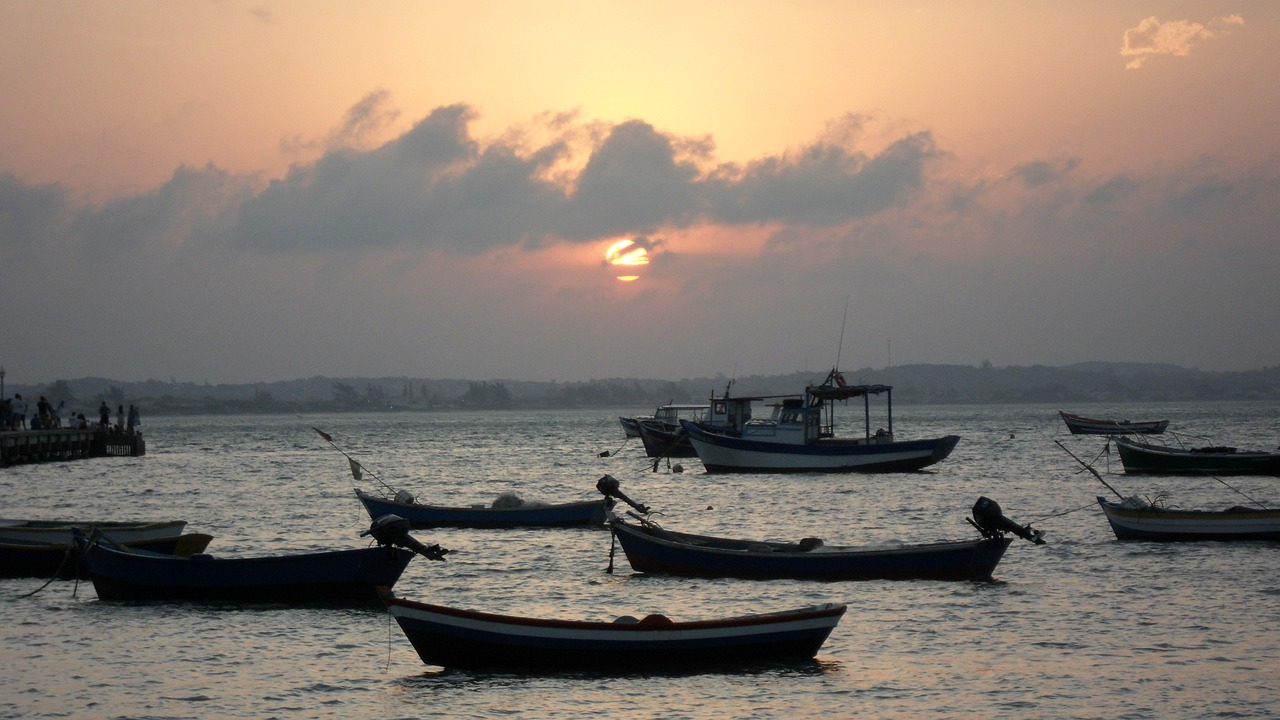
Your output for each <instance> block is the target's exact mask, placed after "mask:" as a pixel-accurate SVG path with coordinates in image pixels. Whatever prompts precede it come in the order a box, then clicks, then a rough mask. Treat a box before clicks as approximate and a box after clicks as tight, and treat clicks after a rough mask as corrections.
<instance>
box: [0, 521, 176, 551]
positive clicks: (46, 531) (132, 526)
mask: <svg viewBox="0 0 1280 720" xmlns="http://www.w3.org/2000/svg"><path fill="white" fill-rule="evenodd" d="M186 526H187V521H186V520H166V521H162V522H122V521H100V520H85V521H75V520H0V542H25V543H37V544H41V545H53V544H63V545H70V544H71V529H72V528H74V527H78V528H80V530H81V531H82V532H92V531H93V530H101V531H102V532H104V533H109V534H110V535H111V537H112V539H114V540H115V541H116V542H123V543H128V542H135V541H138V540H155V539H157V538H171V537H174V536H177V535H180V534H182V529H183V528H184V527H186Z"/></svg>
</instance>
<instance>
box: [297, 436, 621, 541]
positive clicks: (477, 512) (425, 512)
mask: <svg viewBox="0 0 1280 720" xmlns="http://www.w3.org/2000/svg"><path fill="white" fill-rule="evenodd" d="M311 429H312V430H315V431H316V432H317V433H319V434H320V437H322V438H324V439H325V440H326V441H328V443H329V444H330V445H331V446H332V447H333V449H335V450H337V451H338V452H339V453H341V454H342V455H343V456H344V457H346V458H347V463H348V465H349V466H350V468H351V477H352V478H354V479H355V480H356V481H357V482H360V481H362V480H364V476H365V475H369V476H371V477H373V479H375V480H377V481H378V484H379V485H381V486H382V491H381V492H380V493H372V492H368V491H366V490H361V489H359V488H355V493H356V498H358V499H359V500H360V503H361V504H362V505H364V508H365V510H366V511H367V512H368V513H369V517H371V518H375V519H376V518H379V517H382V516H383V515H396V516H398V517H401V518H404V519H405V520H407V521H408V522H409V525H410V527H413V528H415V529H426V528H442V527H464V528H510V527H565V526H585V525H596V526H601V527H603V526H604V522H605V519H606V518H605V513H606V512H607V511H608V510H609V507H610V504H611V501H610V499H609V498H608V496H607V495H606V497H604V498H600V499H598V500H582V501H578V502H571V503H560V504H554V505H552V504H547V503H542V502H534V501H528V500H524V499H523V498H521V497H519V496H518V495H516V494H515V493H511V492H506V493H502V494H500V495H499V496H498V497H497V499H495V500H494V501H493V503H492V504H490V505H484V504H475V505H466V506H449V505H428V504H426V503H420V502H418V500H417V498H415V497H414V496H413V493H411V492H409V491H408V490H405V489H403V488H395V487H392V486H391V485H388V484H387V483H386V482H385V481H384V480H383V479H382V478H380V477H378V476H377V475H376V474H375V473H373V472H371V471H370V470H369V469H368V468H366V467H365V466H364V465H362V464H361V463H360V461H359V460H356V459H355V458H353V457H351V455H349V454H347V452H346V451H345V450H343V449H342V448H340V447H338V445H337V443H335V442H334V441H333V436H332V435H330V434H329V433H327V432H325V431H323V430H321V429H320V428H317V427H313V428H311Z"/></svg>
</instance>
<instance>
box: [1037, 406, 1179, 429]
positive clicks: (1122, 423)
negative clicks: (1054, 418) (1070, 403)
mask: <svg viewBox="0 0 1280 720" xmlns="http://www.w3.org/2000/svg"><path fill="white" fill-rule="evenodd" d="M1058 414H1059V415H1061V416H1062V421H1063V422H1065V423H1066V424H1067V429H1068V430H1070V431H1071V434H1072V435H1159V434H1160V433H1163V432H1164V431H1165V428H1168V427H1169V421H1168V420H1143V421H1136V422H1131V421H1129V420H1104V419H1098V418H1087V417H1084V416H1081V415H1073V414H1071V413H1069V412H1063V411H1061V410H1059V411H1058Z"/></svg>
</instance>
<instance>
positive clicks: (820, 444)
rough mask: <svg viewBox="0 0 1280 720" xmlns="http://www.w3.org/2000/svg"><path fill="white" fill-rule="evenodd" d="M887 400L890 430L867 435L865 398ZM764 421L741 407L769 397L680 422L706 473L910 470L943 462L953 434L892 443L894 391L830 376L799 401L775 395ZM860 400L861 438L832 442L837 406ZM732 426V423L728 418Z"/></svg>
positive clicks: (726, 401) (724, 401)
mask: <svg viewBox="0 0 1280 720" xmlns="http://www.w3.org/2000/svg"><path fill="white" fill-rule="evenodd" d="M881 394H884V395H885V398H886V404H887V407H888V413H887V416H888V422H887V428H880V429H878V430H876V431H875V432H874V433H873V432H872V431H871V410H870V398H871V396H873V395H876V396H879V395H881ZM780 397H782V401H781V402H778V403H776V404H774V408H773V414H772V417H771V418H770V419H768V420H764V419H750V417H751V413H750V411H749V410H747V409H744V408H743V406H744V405H746V404H749V403H751V402H753V401H756V400H764V399H768V398H730V397H728V393H726V396H725V397H720V398H712V402H711V422H710V423H696V422H690V421H688V420H683V421H681V425H682V426H683V427H684V429H685V432H686V433H687V434H688V435H689V441H690V442H691V443H693V447H694V449H695V450H696V451H697V454H698V459H699V460H701V461H702V465H703V467H705V468H706V470H707V472H708V473H728V472H758V473H788V472H911V471H915V470H920V469H922V468H926V467H928V466H930V465H933V464H935V463H939V462H941V461H943V460H944V459H946V457H947V456H948V455H950V454H951V451H952V450H954V449H955V446H956V443H958V442H959V441H960V437H959V436H957V435H946V436H943V437H938V438H930V439H925V440H897V439H896V438H895V437H894V434H893V399H892V398H893V387H892V386H890V385H847V384H846V383H845V380H844V376H843V375H841V374H840V373H839V372H838V371H836V370H832V371H831V372H830V373H828V374H827V378H826V380H825V381H824V382H823V383H822V384H821V385H809V386H808V387H806V388H805V391H804V394H803V395H800V396H780ZM859 398H860V399H862V401H863V417H864V422H863V424H864V427H865V431H864V434H863V435H862V436H861V437H843V438H840V437H836V436H835V433H834V428H835V419H834V410H833V408H834V406H835V403H836V402H837V401H843V400H851V399H859ZM735 415H736V417H737V420H735V421H730V420H727V419H722V418H726V417H728V416H735Z"/></svg>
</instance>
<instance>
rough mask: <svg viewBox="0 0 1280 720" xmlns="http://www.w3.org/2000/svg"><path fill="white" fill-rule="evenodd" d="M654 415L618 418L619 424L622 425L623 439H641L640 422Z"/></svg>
mask: <svg viewBox="0 0 1280 720" xmlns="http://www.w3.org/2000/svg"><path fill="white" fill-rule="evenodd" d="M646 417H653V416H652V415H637V416H636V417H621V416H619V417H618V423H619V424H621V425H622V435H623V437H629V438H638V437H640V420H641V419H642V418H646Z"/></svg>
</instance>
